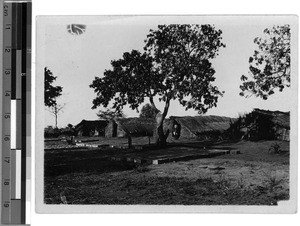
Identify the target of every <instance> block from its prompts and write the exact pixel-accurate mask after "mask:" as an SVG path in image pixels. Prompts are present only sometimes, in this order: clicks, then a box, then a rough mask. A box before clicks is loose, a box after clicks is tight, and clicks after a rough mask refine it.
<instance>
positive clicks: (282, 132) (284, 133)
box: [276, 128, 290, 141]
mask: <svg viewBox="0 0 300 226" xmlns="http://www.w3.org/2000/svg"><path fill="white" fill-rule="evenodd" d="M276 134H277V139H278V140H284V141H290V130H288V129H285V128H278V129H277V130H276Z"/></svg>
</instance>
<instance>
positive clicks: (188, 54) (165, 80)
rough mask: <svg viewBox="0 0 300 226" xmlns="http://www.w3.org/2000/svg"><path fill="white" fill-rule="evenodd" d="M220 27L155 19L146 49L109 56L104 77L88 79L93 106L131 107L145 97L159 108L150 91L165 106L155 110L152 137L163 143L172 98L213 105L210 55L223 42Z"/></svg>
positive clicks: (200, 107)
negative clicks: (169, 23)
mask: <svg viewBox="0 0 300 226" xmlns="http://www.w3.org/2000/svg"><path fill="white" fill-rule="evenodd" d="M221 34H222V31H221V30H218V29H215V27H214V26H212V25H209V24H206V25H178V24H174V25H159V26H158V29H157V30H150V32H149V34H148V35H147V39H146V40H145V47H144V52H142V53H141V52H139V51H137V50H132V51H131V52H125V53H124V54H123V57H122V58H121V59H118V60H112V61H111V66H112V69H107V70H105V72H104V76H103V77H96V78H95V80H94V81H93V82H92V84H91V85H90V87H91V88H93V89H94V91H95V93H96V94H97V96H96V98H95V99H94V100H93V107H92V108H97V107H98V106H104V107H107V106H108V105H109V104H110V103H112V107H113V108H114V109H116V110H117V111H118V110H121V109H122V108H123V106H124V105H129V106H130V107H131V108H132V109H136V110H138V107H139V106H140V105H141V104H142V103H143V102H144V101H145V98H148V99H149V101H150V104H151V105H152V107H153V108H155V109H157V107H156V105H155V103H154V97H158V100H159V101H163V102H164V103H165V104H164V109H163V110H162V111H161V112H160V113H158V114H157V116H156V121H157V129H156V138H157V143H158V144H159V145H165V144H166V139H167V135H168V132H165V131H164V129H163V122H164V119H165V118H166V116H167V113H168V110H169V107H170V102H171V100H176V99H177V100H178V101H179V102H180V104H181V105H183V106H184V107H185V108H186V110H187V109H191V108H192V109H195V110H197V111H198V112H199V113H205V112H206V111H207V110H208V109H209V108H211V107H213V106H216V104H217V101H218V97H219V96H222V92H220V91H219V90H218V88H217V87H216V86H214V85H213V84H212V82H213V81H215V77H214V74H215V70H214V69H213V68H212V65H211V62H210V60H211V59H213V58H215V57H216V56H217V55H218V51H219V48H220V47H225V45H224V44H223V43H222V41H221V39H222V37H221Z"/></svg>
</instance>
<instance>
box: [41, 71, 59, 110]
mask: <svg viewBox="0 0 300 226" xmlns="http://www.w3.org/2000/svg"><path fill="white" fill-rule="evenodd" d="M44 76H45V84H44V85H45V99H44V102H45V106H47V107H54V106H55V105H56V104H57V103H56V98H57V97H59V96H60V95H61V93H62V87H61V86H53V85H52V83H53V82H54V81H55V80H56V78H57V77H55V76H54V75H53V73H52V72H51V71H50V70H49V69H48V68H47V67H45V68H44Z"/></svg>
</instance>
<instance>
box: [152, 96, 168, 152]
mask: <svg viewBox="0 0 300 226" xmlns="http://www.w3.org/2000/svg"><path fill="white" fill-rule="evenodd" d="M149 99H150V104H151V105H152V107H154V108H155V109H157V108H156V106H155V104H154V102H153V97H152V96H150V98H149ZM169 107H170V98H167V100H166V104H165V108H164V111H163V113H160V112H159V113H157V115H156V117H155V119H156V128H155V131H154V137H155V140H156V144H157V146H160V147H165V146H166V145H167V138H168V136H169V132H170V131H169V129H168V130H167V131H166V133H165V132H164V120H165V118H166V116H167V114H168V110H169ZM157 110H158V109H157Z"/></svg>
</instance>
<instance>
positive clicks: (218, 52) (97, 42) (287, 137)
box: [35, 15, 298, 213]
mask: <svg viewBox="0 0 300 226" xmlns="http://www.w3.org/2000/svg"><path fill="white" fill-rule="evenodd" d="M297 23H298V18H297V17H296V16H254V15H253V16H251V15H248V16H39V17H37V21H36V32H37V36H36V41H37V47H36V113H35V114H36V151H35V152H36V196H37V203H36V206H37V210H38V211H40V212H53V213H59V212H68V211H69V212H72V211H73V212H74V211H75V212H76V211H82V212H84V211H85V210H87V211H92V212H93V211H95V212H98V211H99V212H101V211H102V212H160V211H165V212H215V213H218V212H229V213H235V212H244V213H258V212H265V213H266V212H268V213H291V212H294V211H295V210H296V201H297V200H296V184H297V181H296V179H297V159H296V158H297V111H298V110H297V101H298V99H297V89H298V78H297V67H298V65H297V50H298V43H297V39H298V24H297Z"/></svg>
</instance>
